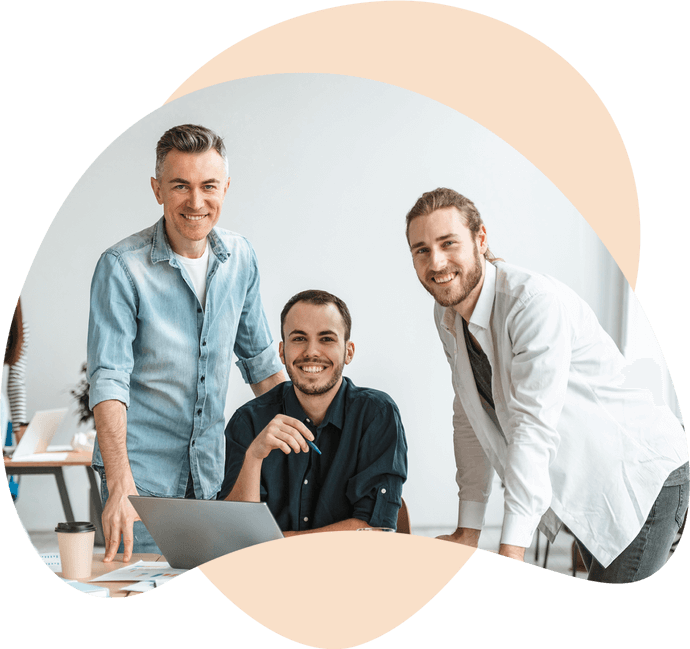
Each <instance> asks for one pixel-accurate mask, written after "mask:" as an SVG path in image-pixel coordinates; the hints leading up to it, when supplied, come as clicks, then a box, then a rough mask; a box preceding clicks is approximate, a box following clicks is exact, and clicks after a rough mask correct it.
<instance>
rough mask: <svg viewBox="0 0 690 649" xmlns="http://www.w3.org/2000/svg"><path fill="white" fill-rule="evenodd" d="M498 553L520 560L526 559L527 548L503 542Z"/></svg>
mask: <svg viewBox="0 0 690 649" xmlns="http://www.w3.org/2000/svg"><path fill="white" fill-rule="evenodd" d="M498 554H502V555H503V556H504V557H510V558H511V559H517V560H518V561H524V560H525V548H523V547H520V546H519V545H508V544H507V543H501V547H500V548H499V550H498Z"/></svg>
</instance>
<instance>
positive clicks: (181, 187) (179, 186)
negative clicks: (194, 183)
mask: <svg viewBox="0 0 690 649" xmlns="http://www.w3.org/2000/svg"><path fill="white" fill-rule="evenodd" d="M173 189H174V190H176V191H182V190H185V189H187V185H175V186H174V187H173Z"/></svg>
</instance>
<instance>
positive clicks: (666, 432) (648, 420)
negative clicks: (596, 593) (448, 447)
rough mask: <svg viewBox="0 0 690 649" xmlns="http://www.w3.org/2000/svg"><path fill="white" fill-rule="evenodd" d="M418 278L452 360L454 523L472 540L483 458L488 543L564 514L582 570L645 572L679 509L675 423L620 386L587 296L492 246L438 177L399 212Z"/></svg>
mask: <svg viewBox="0 0 690 649" xmlns="http://www.w3.org/2000/svg"><path fill="white" fill-rule="evenodd" d="M407 238H408V243H409V246H410V251H411V253H412V259H413V263H414V267H415V270H416V272H417V276H418V277H419V280H420V282H421V283H422V285H423V286H424V287H425V288H426V289H427V291H429V293H431V295H432V296H433V297H434V299H435V300H436V304H435V305H434V318H435V321H436V326H437V328H438V332H439V336H440V338H441V342H442V343H443V349H444V351H445V353H446V357H447V359H448V362H449V364H450V366H451V372H452V378H453V388H454V391H455V399H454V403H453V430H454V433H453V440H454V446H455V459H456V464H457V482H458V486H459V492H458V495H459V499H460V503H459V514H458V528H457V530H456V531H455V532H454V533H453V534H450V535H445V536H442V537H439V538H442V539H445V540H448V541H454V542H457V543H463V544H465V545H470V546H473V547H477V543H478V540H479V535H480V532H481V529H482V526H483V523H484V512H485V509H486V503H487V501H488V498H489V493H490V491H491V483H492V479H493V471H494V470H495V471H496V472H497V473H498V475H499V477H500V478H501V481H502V482H503V484H504V486H505V509H504V518H503V527H502V533H501V542H500V549H499V553H500V554H502V555H505V556H509V557H513V558H515V559H519V560H523V558H524V553H525V548H527V547H529V546H530V544H531V542H532V538H533V535H534V532H535V531H536V529H537V528H539V529H540V530H541V531H542V532H543V533H544V534H545V535H546V536H547V538H548V539H549V540H550V541H552V542H553V540H554V539H555V537H556V534H558V531H559V530H560V529H561V527H562V526H563V525H564V524H565V525H567V527H568V528H569V529H570V531H571V532H572V533H573V534H574V535H575V538H576V540H577V543H578V546H579V548H580V551H581V553H582V555H583V559H584V561H585V565H586V566H587V569H588V571H589V579H590V580H594V581H604V582H610V583H623V582H630V581H637V580H640V579H644V578H645V577H647V576H649V575H651V574H652V573H654V572H655V571H656V570H658V569H659V568H660V567H661V566H662V565H663V564H664V563H665V561H666V559H667V557H668V554H669V549H670V547H671V544H672V542H673V540H674V538H675V536H676V534H677V532H678V530H679V528H680V526H681V525H682V523H683V519H684V517H685V514H686V511H687V507H688V473H689V472H688V446H687V440H686V437H685V432H684V430H683V428H682V426H681V425H680V423H679V422H678V420H677V419H676V418H675V416H674V415H673V414H672V413H671V411H670V410H669V409H668V408H667V407H665V406H664V407H659V406H656V405H655V404H654V402H653V400H652V396H651V394H650V393H649V392H648V391H646V390H642V389H631V388H629V387H625V388H624V387H622V386H623V381H624V374H623V369H624V367H625V364H626V363H625V360H624V358H623V356H622V355H621V354H620V352H619V350H618V348H617V347H616V345H615V343H614V342H613V341H612V340H611V338H610V337H609V336H608V335H607V334H606V333H605V332H604V330H603V329H602V328H601V326H600V325H599V323H598V321H597V319H596V316H595V315H594V313H593V311H592V310H591V309H590V307H589V306H588V305H587V304H586V303H585V302H584V301H583V300H582V299H581V298H580V297H578V296H577V295H576V294H575V292H574V291H572V290H571V289H569V288H568V287H566V286H565V285H563V284H561V283H560V282H558V281H557V280H555V279H553V278H551V277H548V276H545V275H540V274H538V273H534V272H531V271H528V270H525V269H523V268H518V267H517V266H512V265H510V264H507V263H505V262H504V261H503V260H499V259H497V258H495V257H494V256H493V255H492V254H491V252H490V251H489V248H488V245H487V234H486V228H485V226H484V224H483V222H482V219H481V216H480V215H479V212H478V211H477V209H476V207H475V206H474V204H473V203H472V201H470V200H469V199H467V198H465V197H464V196H462V195H461V194H458V193H457V192H455V191H453V190H451V189H445V188H439V189H436V190H434V191H432V192H427V193H425V194H423V195H422V197H421V198H420V199H419V200H418V201H417V203H416V204H415V205H414V207H413V208H412V209H411V210H410V212H409V213H408V214H407Z"/></svg>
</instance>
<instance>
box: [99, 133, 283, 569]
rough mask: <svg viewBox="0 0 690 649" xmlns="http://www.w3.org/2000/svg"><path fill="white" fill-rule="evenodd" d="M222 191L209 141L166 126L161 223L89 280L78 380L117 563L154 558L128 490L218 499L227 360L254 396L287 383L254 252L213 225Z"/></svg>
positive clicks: (109, 253) (160, 159)
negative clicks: (120, 555)
mask: <svg viewBox="0 0 690 649" xmlns="http://www.w3.org/2000/svg"><path fill="white" fill-rule="evenodd" d="M229 184H230V179H229V178H228V163H227V157H226V154H225V147H224V144H223V140H222V139H221V138H220V137H219V136H218V135H216V134H215V133H214V132H213V131H211V130H209V129H207V128H205V127H203V126H197V125H193V124H185V125H182V126H176V127H174V128H171V129H170V130H168V131H167V132H166V133H165V134H164V135H163V136H162V137H161V139H160V140H159V142H158V146H157V148H156V176H155V177H154V178H151V188H152V189H153V193H154V195H155V197H156V200H157V201H158V204H159V205H162V206H163V217H162V218H161V219H160V220H159V221H158V222H157V223H156V224H155V225H153V226H151V227H149V228H147V229H145V230H142V231H141V232H138V233H137V234H134V235H132V236H130V237H128V238H127V239H125V240H123V241H121V242H120V243H118V244H116V245H114V246H112V247H111V248H109V249H108V250H106V251H105V252H104V253H103V255H101V258H100V260H99V261H98V264H97V266H96V270H95V272H94V276H93V281H92V285H91V311H90V316H89V335H88V371H87V375H88V380H89V386H90V406H91V408H92V409H93V413H94V419H95V422H96V431H97V437H96V445H95V448H94V453H93V467H94V468H95V469H96V470H97V471H98V472H99V473H100V475H101V484H102V494H101V495H102V499H103V502H104V509H103V532H104V535H105V541H106V554H105V559H104V560H105V561H111V560H112V559H113V557H114V556H115V554H116V552H117V551H118V548H120V551H121V552H122V551H123V552H124V560H125V561H128V560H129V558H130V557H131V554H132V551H135V552H156V551H157V550H158V549H157V547H156V544H155V542H154V541H153V539H152V538H151V537H150V535H149V534H148V532H147V530H146V528H145V527H144V526H143V524H142V523H141V521H140V520H139V519H138V516H137V515H136V512H135V511H134V509H133V508H132V506H131V504H130V502H129V500H128V496H129V495H136V494H142V495H153V496H167V497H188V498H203V499H211V498H215V497H216V494H217V492H218V491H219V489H220V487H221V484H222V482H223V472H224V451H225V438H224V435H223V430H224V425H225V420H224V407H225V399H226V394H227V390H228V378H229V372H230V363H231V361H232V355H233V352H234V354H235V355H236V356H237V358H238V362H237V365H238V367H239V369H240V372H241V373H242V376H243V378H244V380H245V381H246V382H247V383H249V384H250V385H251V387H252V390H253V392H254V394H255V395H257V396H258V395H261V394H263V393H264V392H266V391H268V390H269V389H271V388H272V387H273V386H275V385H277V384H278V383H281V382H283V381H284V380H285V376H284V374H283V371H282V369H281V368H282V366H281V363H280V360H279V358H278V354H277V353H276V349H275V347H274V345H273V340H272V337H271V334H270V331H269V327H268V323H267V320H266V316H265V314H264V309H263V305H262V302H261V296H260V292H259V271H258V267H257V260H256V255H255V253H254V250H253V249H252V247H251V245H250V244H249V242H248V241H247V240H246V239H245V238H244V237H242V236H240V235H238V234H235V233H234V232H230V231H228V230H223V229H220V228H217V227H215V226H216V224H217V223H218V220H219V218H220V213H221V208H222V206H223V201H224V199H225V195H226V192H227V190H228V186H229ZM121 537H122V538H123V544H122V545H120V538H121Z"/></svg>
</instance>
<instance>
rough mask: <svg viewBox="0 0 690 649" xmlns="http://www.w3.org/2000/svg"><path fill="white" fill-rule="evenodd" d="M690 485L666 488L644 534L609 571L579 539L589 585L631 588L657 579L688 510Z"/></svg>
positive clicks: (641, 534) (649, 518)
mask: <svg viewBox="0 0 690 649" xmlns="http://www.w3.org/2000/svg"><path fill="white" fill-rule="evenodd" d="M688 492H689V487H688V483H687V482H686V483H684V484H682V485H677V486H673V487H662V489H661V491H660V492H659V495H658V496H657V499H656V500H655V501H654V505H653V506H652V509H651V511H650V512H649V516H648V517H647V520H646V521H645V524H644V525H643V526H642V529H641V530H640V533H639V534H638V535H637V536H636V537H635V539H634V540H633V541H632V543H630V545H629V546H628V547H627V548H625V550H623V552H621V553H620V554H619V555H618V556H617V557H616V558H615V559H614V560H613V562H612V563H611V564H610V565H609V566H608V567H607V568H604V566H602V565H601V564H600V563H599V562H598V561H597V560H596V559H595V558H594V557H593V556H592V553H591V552H590V551H589V550H588V549H587V548H586V547H585V546H584V545H583V544H582V542H581V541H580V540H579V539H578V538H576V539H575V540H576V541H577V545H578V547H579V549H580V553H581V554H582V559H583V561H584V563H585V567H586V568H587V571H588V573H589V574H588V577H587V579H588V580H589V581H601V582H605V583H609V584H627V583H629V582H631V581H640V580H641V579H645V578H646V577H649V576H650V575H653V574H654V573H655V572H656V571H657V570H659V568H661V567H662V566H663V565H664V564H665V563H666V560H667V559H668V556H669V551H670V549H671V544H672V543H673V541H674V539H675V537H676V534H677V533H678V530H679V529H680V527H681V525H682V524H683V519H684V518H685V514H686V512H687V510H688Z"/></svg>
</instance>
